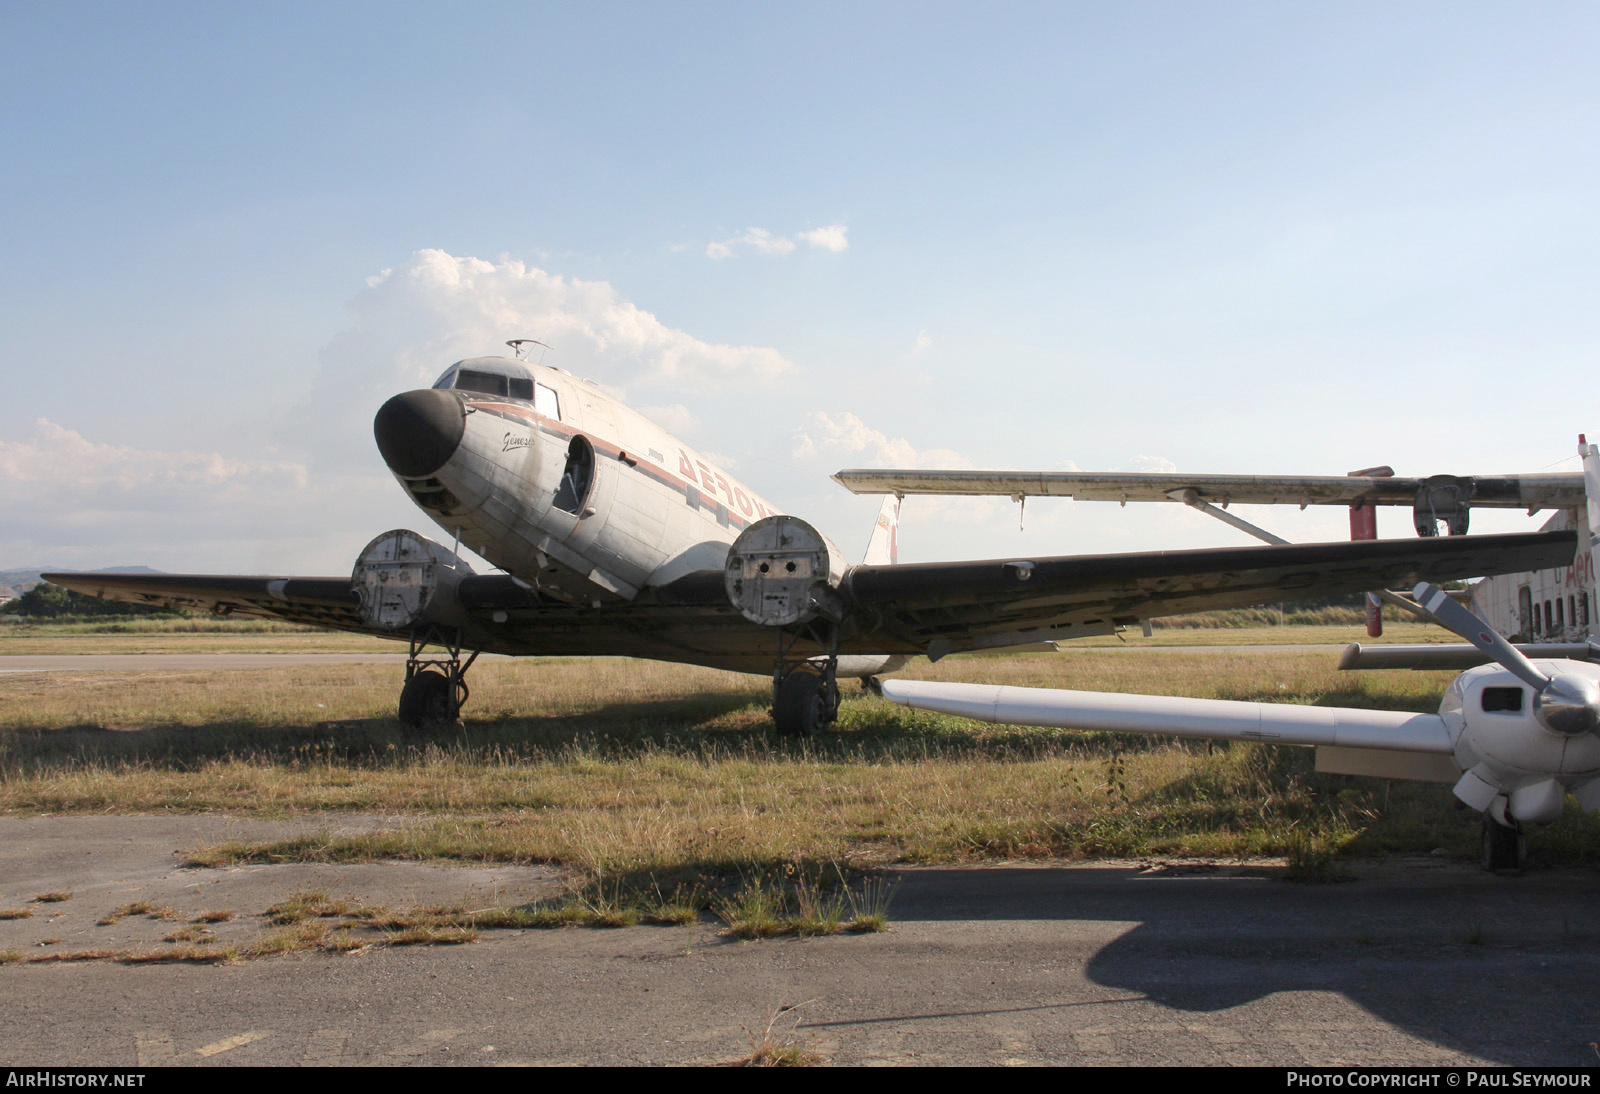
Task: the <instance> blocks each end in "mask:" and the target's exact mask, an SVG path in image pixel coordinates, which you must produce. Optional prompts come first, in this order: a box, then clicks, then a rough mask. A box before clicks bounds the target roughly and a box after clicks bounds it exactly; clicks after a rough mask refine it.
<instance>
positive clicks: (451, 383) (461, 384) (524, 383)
mask: <svg viewBox="0 0 1600 1094" xmlns="http://www.w3.org/2000/svg"><path fill="white" fill-rule="evenodd" d="M464 363H465V362H457V363H456V364H453V365H451V366H450V367H449V368H447V369H445V370H444V374H443V375H442V376H440V377H439V378H438V379H437V380H435V381H434V382H433V386H434V387H435V388H454V389H456V390H457V391H478V392H482V393H483V394H485V395H498V396H500V397H501V398H502V399H505V398H511V399H521V400H523V401H525V402H529V403H533V402H537V403H538V405H539V409H540V411H544V403H545V400H546V398H547V397H548V398H550V399H554V396H555V392H553V391H551V390H550V389H549V388H546V387H545V386H544V385H543V384H539V385H535V384H534V382H533V377H532V376H529V375H528V374H527V373H526V372H522V370H521V369H517V370H516V371H515V372H513V371H509V370H508V371H506V372H501V371H500V370H498V369H492V370H491V369H486V368H463V367H462V365H463V364H464ZM519 373H520V375H519ZM535 386H537V387H538V391H539V394H538V395H537V396H535V394H534V389H535ZM546 413H549V412H546ZM550 417H552V418H554V417H559V415H557V414H554V413H550Z"/></svg>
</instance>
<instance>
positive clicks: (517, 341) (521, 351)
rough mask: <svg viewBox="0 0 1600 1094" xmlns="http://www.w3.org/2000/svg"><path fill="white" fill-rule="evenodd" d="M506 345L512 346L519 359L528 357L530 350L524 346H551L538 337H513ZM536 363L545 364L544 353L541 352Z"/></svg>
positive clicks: (523, 359) (543, 347) (524, 359)
mask: <svg viewBox="0 0 1600 1094" xmlns="http://www.w3.org/2000/svg"><path fill="white" fill-rule="evenodd" d="M506 345H508V346H510V347H511V352H512V353H513V354H515V355H516V358H517V360H519V361H526V360H527V359H528V356H527V355H528V350H526V349H525V348H524V347H525V346H538V347H539V348H541V349H549V348H550V347H549V346H548V345H546V344H545V343H543V342H541V341H539V340H538V339H536V338H513V339H511V340H510V341H509V342H507V343H506ZM535 363H536V364H540V365H542V364H544V354H542V353H541V354H539V360H538V361H537V362H535Z"/></svg>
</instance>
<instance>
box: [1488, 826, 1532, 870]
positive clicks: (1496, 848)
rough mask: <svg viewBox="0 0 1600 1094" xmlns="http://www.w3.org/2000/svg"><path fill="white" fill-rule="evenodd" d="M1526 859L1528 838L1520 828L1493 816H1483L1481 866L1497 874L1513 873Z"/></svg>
mask: <svg viewBox="0 0 1600 1094" xmlns="http://www.w3.org/2000/svg"><path fill="white" fill-rule="evenodd" d="M1527 860H1528V840H1527V838H1526V837H1525V836H1524V835H1523V834H1522V829H1520V828H1512V827H1508V826H1506V825H1504V824H1501V823H1500V822H1499V821H1497V820H1495V819H1494V818H1493V817H1490V816H1485V817H1484V818H1483V868H1484V869H1485V870H1492V871H1493V872H1495V873H1497V874H1502V873H1515V872H1516V871H1518V870H1521V869H1522V867H1523V864H1524V863H1526V862H1527Z"/></svg>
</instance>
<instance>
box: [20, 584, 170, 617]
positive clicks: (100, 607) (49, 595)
mask: <svg viewBox="0 0 1600 1094" xmlns="http://www.w3.org/2000/svg"><path fill="white" fill-rule="evenodd" d="M164 613H166V609H164V608H156V607H152V606H150V605H148V604H122V603H119V602H117V601H115V600H101V599H100V598H99V597H98V596H85V595H84V594H83V593H75V592H72V591H71V590H69V589H63V588H62V587H61V586H60V585H52V584H50V582H48V581H42V582H40V583H39V584H37V585H35V586H34V587H33V588H31V589H29V590H28V591H27V592H25V593H23V594H22V595H21V596H19V597H17V598H16V599H15V600H8V601H6V602H5V603H4V604H0V615H25V616H28V617H29V618H31V619H59V618H60V617H61V616H64V615H85V616H104V615H162V614H164Z"/></svg>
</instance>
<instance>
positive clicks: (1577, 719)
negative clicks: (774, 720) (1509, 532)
mask: <svg viewBox="0 0 1600 1094" xmlns="http://www.w3.org/2000/svg"><path fill="white" fill-rule="evenodd" d="M1579 445H1580V450H1581V451H1582V453H1583V465H1584V470H1583V476H1582V478H1583V480H1584V481H1585V483H1586V485H1587V491H1588V499H1587V512H1588V521H1589V526H1590V527H1600V456H1597V453H1596V448H1595V446H1593V445H1589V444H1587V443H1586V442H1585V441H1584V440H1583V439H1582V438H1579ZM1584 548H1585V553H1586V554H1587V555H1588V556H1589V560H1590V564H1591V566H1592V565H1594V564H1595V563H1600V538H1597V537H1594V536H1590V537H1589V538H1588V540H1587V542H1586V543H1585V544H1584ZM1415 595H1416V599H1417V602H1418V603H1420V604H1421V605H1422V606H1423V607H1424V608H1425V609H1426V610H1427V611H1428V612H1429V613H1430V615H1432V616H1433V617H1434V618H1435V619H1437V620H1438V621H1439V622H1440V623H1442V624H1443V625H1444V626H1446V627H1449V628H1450V629H1451V630H1453V631H1455V632H1456V633H1457V634H1459V635H1460V636H1461V637H1462V638H1465V639H1466V640H1467V641H1468V642H1469V643H1471V645H1472V646H1473V647H1475V648H1476V649H1477V650H1478V651H1480V655H1481V657H1483V658H1485V659H1487V660H1489V661H1491V662H1493V663H1492V664H1488V665H1484V666H1482V667H1479V668H1474V669H1470V670H1468V671H1467V672H1464V673H1462V674H1461V675H1460V676H1458V677H1456V679H1455V681H1454V682H1453V683H1452V684H1451V685H1450V687H1449V689H1448V690H1447V691H1446V692H1445V695H1444V699H1443V701H1442V702H1441V703H1440V704H1439V713H1438V714H1412V713H1409V712H1399V711H1379V710H1354V709H1347V708H1340V707H1315V706H1291V705H1287V704H1274V703H1242V702H1232V701H1222V700H1214V699H1185V698H1170V697H1162V696H1149V695H1122V694H1108V693H1102V692H1087V691H1063V690H1055V689H1048V688H1020V687H996V686H992V685H977V684H941V683H933V682H925V681H910V680H886V681H884V683H883V694H884V696H885V697H886V698H889V699H892V700H893V701H895V702H897V703H902V704H905V705H906V706H911V707H917V708H920V709H923V710H934V711H940V712H943V713H946V714H955V715H959V716H962V717H967V718H976V719H979V720H981V721H986V722H999V723H1002V724H1006V725H1039V726H1061V727H1068V728H1074V729H1099V730H1111V731H1117V732H1133V733H1155V734H1172V735H1175V736H1179V737H1201V738H1210V739H1218V740H1240V741H1259V742H1265V743H1269V744H1282V745H1305V746H1312V747H1315V748H1316V750H1317V761H1316V762H1317V770H1318V771H1327V772H1332V773H1336V774H1347V775H1376V776H1380V777H1384V778H1405V779H1422V780H1428V781H1438V782H1449V783H1453V784H1454V793H1455V795H1456V797H1457V798H1459V799H1460V800H1461V801H1462V802H1464V803H1466V804H1467V805H1469V806H1471V807H1472V808H1474V809H1478V810H1481V811H1482V812H1483V814H1484V822H1483V860H1484V865H1485V866H1486V867H1488V868H1490V869H1512V868H1517V867H1520V866H1521V864H1522V861H1523V856H1524V855H1525V853H1526V842H1525V840H1524V838H1523V834H1522V826H1523V825H1524V824H1547V823H1549V822H1551V821H1553V820H1555V819H1556V818H1557V817H1559V816H1560V815H1561V810H1562V806H1563V803H1564V801H1565V799H1566V795H1567V793H1569V792H1570V793H1571V794H1572V795H1573V796H1574V797H1575V798H1576V799H1577V801H1578V804H1579V805H1580V806H1582V807H1583V809H1584V810H1585V811H1588V812H1593V811H1594V810H1595V809H1600V665H1596V664H1594V663H1592V662H1593V661H1594V660H1600V646H1597V645H1596V644H1594V643H1593V642H1590V643H1587V644H1586V649H1585V652H1586V653H1587V654H1588V655H1589V657H1590V659H1589V660H1584V661H1578V660H1570V659H1548V660H1539V661H1530V660H1529V658H1528V657H1526V656H1524V655H1523V653H1521V652H1519V651H1518V650H1517V649H1516V648H1515V647H1514V646H1512V645H1511V644H1510V643H1509V642H1507V641H1506V640H1505V639H1503V638H1501V637H1500V635H1498V634H1496V633H1495V631H1494V628H1492V627H1490V626H1489V625H1488V624H1487V623H1485V622H1484V621H1483V620H1481V619H1479V618H1478V617H1477V616H1475V615H1473V614H1472V612H1470V611H1469V610H1468V609H1466V608H1464V607H1462V606H1461V605H1460V604H1458V603H1456V602H1455V601H1454V600H1452V599H1451V598H1450V596H1449V595H1448V594H1447V593H1445V592H1443V591H1441V590H1439V589H1438V588H1436V587H1434V586H1432V585H1429V584H1426V583H1423V584H1419V585H1417V587H1416V589H1415Z"/></svg>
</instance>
